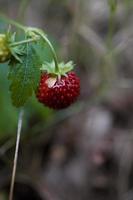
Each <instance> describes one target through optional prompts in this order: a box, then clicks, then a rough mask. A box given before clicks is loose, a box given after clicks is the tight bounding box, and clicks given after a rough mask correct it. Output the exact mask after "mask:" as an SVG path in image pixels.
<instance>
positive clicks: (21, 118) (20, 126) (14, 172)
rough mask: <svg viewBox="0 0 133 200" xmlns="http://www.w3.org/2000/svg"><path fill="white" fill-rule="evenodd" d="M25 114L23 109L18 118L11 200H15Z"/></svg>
mask: <svg viewBox="0 0 133 200" xmlns="http://www.w3.org/2000/svg"><path fill="white" fill-rule="evenodd" d="M23 114H24V111H23V109H22V110H21V111H20V113H19V118H18V128H17V138H16V148H15V155H14V162H13V171H12V178H11V185H10V192H9V200H13V192H14V183H15V177H16V168H17V160H18V151H19V143H20V135H21V130H22V123H23Z"/></svg>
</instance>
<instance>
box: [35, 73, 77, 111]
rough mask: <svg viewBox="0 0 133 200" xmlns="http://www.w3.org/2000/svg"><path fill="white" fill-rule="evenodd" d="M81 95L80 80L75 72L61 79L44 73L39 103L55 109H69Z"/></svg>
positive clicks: (38, 92) (39, 91) (38, 94)
mask: <svg viewBox="0 0 133 200" xmlns="http://www.w3.org/2000/svg"><path fill="white" fill-rule="evenodd" d="M79 93H80V80H79V78H78V77H77V76H76V74H75V73H74V72H68V73H66V75H65V76H63V75H61V77H58V76H55V75H52V74H48V73H43V74H42V76H41V80H40V85H39V87H38V91H37V94H36V96H37V98H38V100H39V102H41V103H43V104H44V105H46V106H48V107H50V108H53V109H62V108H66V107H68V106H69V105H70V104H72V103H73V102H75V101H76V99H77V97H78V96H79Z"/></svg>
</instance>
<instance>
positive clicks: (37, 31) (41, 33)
mask: <svg viewBox="0 0 133 200" xmlns="http://www.w3.org/2000/svg"><path fill="white" fill-rule="evenodd" d="M31 30H32V29H31ZM33 31H34V32H35V33H37V34H38V35H40V36H41V37H42V39H43V40H44V41H45V42H46V43H47V44H48V46H49V48H50V50H51V53H52V55H53V59H54V62H55V70H56V72H59V66H58V59H57V55H56V52H55V50H54V47H53V45H52V44H51V42H50V41H49V39H48V38H47V37H46V36H45V35H44V33H43V32H42V31H40V30H39V29H34V28H33Z"/></svg>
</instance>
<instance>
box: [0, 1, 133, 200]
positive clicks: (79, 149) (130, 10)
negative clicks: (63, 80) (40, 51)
mask: <svg viewBox="0 0 133 200" xmlns="http://www.w3.org/2000/svg"><path fill="white" fill-rule="evenodd" d="M109 2H115V0H114V1H108V0H37V1H36V0H22V1H17V0H0V12H1V13H4V14H5V15H7V16H8V17H10V18H12V19H15V20H18V21H19V22H20V23H21V22H22V23H24V24H25V25H27V26H34V27H39V28H42V29H43V30H44V31H45V32H46V33H47V34H48V35H49V38H50V39H51V41H52V43H53V44H54V47H55V49H56V51H57V54H58V58H59V60H60V61H62V60H64V61H69V60H74V62H75V64H76V65H75V71H76V72H77V74H78V76H79V77H80V79H81V95H80V97H79V99H78V101H77V102H76V103H75V104H74V105H72V106H71V107H69V108H68V109H65V110H62V111H53V110H50V109H48V108H46V107H44V106H42V105H41V104H39V103H38V102H37V100H36V99H35V97H32V98H31V99H30V100H29V101H28V102H27V104H26V105H25V115H24V124H23V131H22V137H21V145H20V151H19V161H18V167H17V177H16V184H15V196H14V200H24V199H25V200H26V199H27V200H30V199H31V200H88V199H91V200H132V199H133V181H132V180H133V80H132V78H133V1H132V0H118V1H117V6H116V9H115V10H111V6H110V4H109ZM4 27H5V26H4V24H3V22H2V21H0V32H3V30H4ZM45 52H46V58H47V60H50V59H51V57H50V53H49V51H48V50H47V49H46V50H45ZM7 74H8V67H7V65H6V64H5V65H0V200H6V199H8V198H7V197H8V193H9V185H10V179H11V171H12V164H13V155H14V149H15V137H16V128H17V118H18V110H17V109H16V108H14V107H13V106H12V104H11V99H10V93H9V90H8V87H9V82H8V80H7Z"/></svg>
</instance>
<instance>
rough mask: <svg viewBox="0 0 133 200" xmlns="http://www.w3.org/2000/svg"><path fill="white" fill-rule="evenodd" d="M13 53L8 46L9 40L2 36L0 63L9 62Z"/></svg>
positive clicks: (0, 35)
mask: <svg viewBox="0 0 133 200" xmlns="http://www.w3.org/2000/svg"><path fill="white" fill-rule="evenodd" d="M10 56H11V52H10V50H9V48H8V45H7V38H6V35H5V34H0V63H3V62H6V61H8V60H9V58H10Z"/></svg>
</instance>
